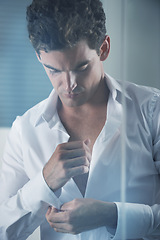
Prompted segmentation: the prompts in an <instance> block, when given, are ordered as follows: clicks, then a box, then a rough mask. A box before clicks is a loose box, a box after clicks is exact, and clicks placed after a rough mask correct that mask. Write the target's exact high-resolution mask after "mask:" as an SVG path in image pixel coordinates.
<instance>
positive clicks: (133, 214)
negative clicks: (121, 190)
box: [113, 202, 153, 240]
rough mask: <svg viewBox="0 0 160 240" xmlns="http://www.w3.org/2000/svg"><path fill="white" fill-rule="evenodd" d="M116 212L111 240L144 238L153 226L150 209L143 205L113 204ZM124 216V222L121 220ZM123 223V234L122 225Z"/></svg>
mask: <svg viewBox="0 0 160 240" xmlns="http://www.w3.org/2000/svg"><path fill="white" fill-rule="evenodd" d="M115 204H116V206H117V212H118V221H117V229H116V233H115V235H114V237H113V240H116V239H122V236H123V237H124V236H125V239H137V238H144V237H145V236H146V235H148V233H149V231H150V230H151V228H152V226H153V213H152V210H151V207H150V206H148V205H144V204H135V203H125V204H123V203H120V202H116V203H115ZM124 214H125V220H123V219H124V218H123V217H124ZM124 222H125V232H123V223H124Z"/></svg>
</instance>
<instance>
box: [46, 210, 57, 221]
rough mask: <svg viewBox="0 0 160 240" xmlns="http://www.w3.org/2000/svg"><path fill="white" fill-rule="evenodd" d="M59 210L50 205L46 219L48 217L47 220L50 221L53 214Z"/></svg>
mask: <svg viewBox="0 0 160 240" xmlns="http://www.w3.org/2000/svg"><path fill="white" fill-rule="evenodd" d="M57 212H58V209H56V208H54V207H51V206H49V208H48V210H47V213H46V219H47V221H50V217H51V215H52V216H53V214H54V213H57Z"/></svg>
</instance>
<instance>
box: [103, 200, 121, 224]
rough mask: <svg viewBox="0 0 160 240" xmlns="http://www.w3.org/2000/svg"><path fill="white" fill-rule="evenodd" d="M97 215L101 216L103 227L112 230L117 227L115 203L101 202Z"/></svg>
mask: <svg viewBox="0 0 160 240" xmlns="http://www.w3.org/2000/svg"><path fill="white" fill-rule="evenodd" d="M100 205H101V206H100V208H101V209H100V212H99V215H100V214H101V215H102V218H103V225H104V226H106V227H109V228H112V229H116V227H117V218H118V216H117V207H116V204H115V203H108V202H101V204H100Z"/></svg>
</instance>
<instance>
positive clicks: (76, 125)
mask: <svg viewBox="0 0 160 240" xmlns="http://www.w3.org/2000/svg"><path fill="white" fill-rule="evenodd" d="M105 121H106V115H105V114H104V115H103V116H102V115H101V116H95V117H94V118H89V117H86V118H85V119H79V120H77V119H76V121H73V119H70V121H65V122H63V124H64V127H65V128H66V130H67V132H68V134H69V135H70V139H69V141H78V140H81V141H84V140H86V139H90V150H91V152H92V149H93V145H94V143H95V141H96V139H97V137H98V136H99V134H100V132H101V130H102V128H103V126H104V124H105ZM73 180H74V181H75V183H76V185H77V187H78V188H79V190H80V192H81V194H82V195H83V196H84V194H85V190H86V186H87V181H88V174H83V175H80V176H75V177H74V178H73Z"/></svg>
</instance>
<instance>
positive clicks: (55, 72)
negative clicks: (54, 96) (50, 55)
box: [49, 69, 61, 75]
mask: <svg viewBox="0 0 160 240" xmlns="http://www.w3.org/2000/svg"><path fill="white" fill-rule="evenodd" d="M49 73H50V74H51V75H54V74H57V73H61V71H59V70H52V69H50V70H49Z"/></svg>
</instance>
